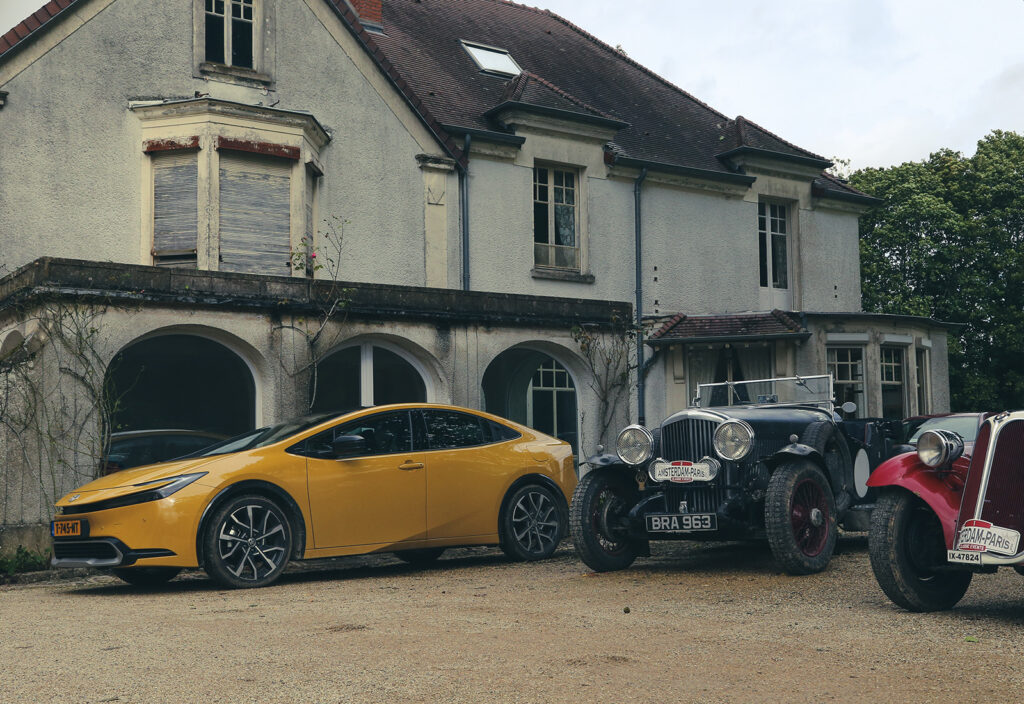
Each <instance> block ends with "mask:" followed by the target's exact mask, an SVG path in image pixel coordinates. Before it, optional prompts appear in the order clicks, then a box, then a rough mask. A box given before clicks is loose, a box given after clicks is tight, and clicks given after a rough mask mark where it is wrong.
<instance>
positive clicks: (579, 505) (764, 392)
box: [570, 376, 899, 574]
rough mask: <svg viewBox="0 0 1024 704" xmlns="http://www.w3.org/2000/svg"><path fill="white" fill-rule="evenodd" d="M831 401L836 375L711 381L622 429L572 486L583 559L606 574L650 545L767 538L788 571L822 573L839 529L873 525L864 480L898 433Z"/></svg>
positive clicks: (573, 523)
mask: <svg viewBox="0 0 1024 704" xmlns="http://www.w3.org/2000/svg"><path fill="white" fill-rule="evenodd" d="M833 398H834V397H833V389H832V377H831V376H811V377H791V378H781V379H767V380H758V381H747V382H729V383H724V384H707V385H701V386H700V389H699V392H698V397H697V398H696V399H695V400H694V406H695V407H693V408H688V409H686V410H684V411H680V412H678V413H676V414H674V415H672V416H670V417H669V418H667V419H666V420H665V421H664V422H663V423H662V424H661V426H660V427H658V428H654V429H651V430H648V429H647V428H644V427H642V426H639V425H631V426H629V427H627V428H625V429H624V430H623V431H622V432H621V433H619V436H618V439H617V441H616V448H615V449H616V454H614V455H612V454H603V455H598V456H595V457H592V458H590V459H589V460H588V461H587V464H588V465H589V471H587V472H586V473H585V474H584V475H583V476H582V478H581V479H580V481H579V484H578V485H577V487H576V492H575V494H574V495H573V500H572V509H571V516H570V527H571V529H572V536H573V542H574V544H575V548H576V552H577V554H578V555H579V556H580V558H581V559H582V560H583V561H584V562H585V563H586V564H587V565H588V566H589V567H591V568H592V569H594V570H597V571H608V570H616V569H623V568H625V567H628V566H629V565H630V564H632V562H633V560H634V559H636V557H637V556H638V555H647V554H650V553H649V544H648V541H650V540H737V539H765V538H766V539H767V541H768V544H769V546H770V547H771V550H772V554H773V555H774V557H775V559H776V560H777V561H778V563H779V564H780V565H781V566H782V568H783V569H784V570H786V571H787V572H789V573H790V574H810V573H813V572H820V571H821V570H823V569H825V567H826V566H827V565H828V563H829V560H830V559H831V557H832V552H833V550H834V549H835V544H836V533H837V525H840V524H841V525H844V527H850V528H852V529H854V530H866V529H867V525H868V520H867V518H868V515H869V514H868V513H867V510H866V509H869V508H870V506H871V502H872V500H873V496H872V490H869V489H868V487H867V479H868V476H869V474H870V473H871V470H872V468H873V467H875V466H877V465H878V464H879V463H880V462H882V461H883V460H884V459H886V457H888V455H889V453H890V450H891V447H892V444H893V442H894V440H895V439H896V438H897V436H898V430H899V427H898V426H899V422H898V421H897V422H895V423H894V422H890V421H884V420H882V419H869V420H865V419H857V420H851V421H846V422H844V421H842V420H840V419H839V416H838V415H837V414H836V409H835V408H834V406H833ZM854 409H855V407H854V406H853V404H845V405H844V408H843V410H844V411H845V412H847V413H851V412H852V411H853V410H854Z"/></svg>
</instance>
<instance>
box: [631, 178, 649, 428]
mask: <svg viewBox="0 0 1024 704" xmlns="http://www.w3.org/2000/svg"><path fill="white" fill-rule="evenodd" d="M646 178H647V167H646V166H644V167H643V168H641V169H640V175H639V176H637V177H636V181H634V182H633V224H634V233H633V240H634V242H633V244H634V248H635V254H634V256H635V259H636V310H635V311H634V313H636V407H637V423H639V424H640V425H643V424H644V421H645V420H646V417H645V416H646V414H645V413H644V407H645V405H646V400H647V398H646V395H645V394H646V389H645V388H644V371H645V370H644V328H643V324H644V317H643V302H644V284H643V242H642V234H643V225H642V217H641V216H642V213H641V207H640V187H641V186H642V185H643V183H644V179H646Z"/></svg>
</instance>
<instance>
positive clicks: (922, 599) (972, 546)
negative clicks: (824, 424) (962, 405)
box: [868, 411, 1024, 611]
mask: <svg viewBox="0 0 1024 704" xmlns="http://www.w3.org/2000/svg"><path fill="white" fill-rule="evenodd" d="M977 419H978V423H979V425H978V432H977V438H976V439H975V438H970V439H968V438H964V437H963V436H961V435H960V434H959V433H957V432H954V431H952V430H949V429H945V428H937V429H932V430H926V431H924V432H922V433H921V434H920V435H919V436H918V437H917V439H916V440H917V451H916V452H908V453H906V454H901V455H898V456H896V457H893V458H892V459H890V460H888V461H887V462H885V463H883V464H882V465H880V466H879V467H878V469H876V470H875V471H874V472H873V473H872V474H871V477H870V478H869V479H868V486H871V487H875V488H876V489H878V491H879V495H878V502H877V505H876V507H875V510H874V513H873V515H872V517H871V530H870V533H869V536H868V542H869V546H870V555H871V568H872V570H873V571H874V573H875V578H876V579H877V580H878V584H879V586H881V587H882V591H884V592H885V594H886V596H888V597H889V598H890V599H892V600H893V602H895V603H896V604H898V605H899V606H902V607H903V608H905V609H909V610H910V611H938V610H941V609H948V608H952V607H953V606H955V605H956V603H957V602H959V601H960V599H961V598H962V597H963V595H964V594H965V593H966V592H967V587H968V586H970V583H971V578H972V577H973V576H974V575H975V574H977V573H979V572H981V573H985V572H989V573H990V572H995V571H996V569H998V568H999V567H1003V566H1011V567H1013V568H1014V569H1015V570H1017V571H1018V572H1021V573H1022V574H1024V550H1022V546H1021V541H1020V534H1021V531H1024V411H1016V412H1013V413H1009V412H1005V413H1000V414H998V415H994V414H978V415H977ZM961 427H962V426H961ZM970 429H971V426H970V424H968V428H967V432H968V434H969V431H970ZM969 440H974V442H973V443H971V442H969ZM965 445H966V449H967V451H966V452H965Z"/></svg>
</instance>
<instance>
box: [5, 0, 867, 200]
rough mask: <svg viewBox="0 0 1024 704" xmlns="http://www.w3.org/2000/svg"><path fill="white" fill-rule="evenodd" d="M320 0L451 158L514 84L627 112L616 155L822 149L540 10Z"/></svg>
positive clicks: (724, 169)
mask: <svg viewBox="0 0 1024 704" xmlns="http://www.w3.org/2000/svg"><path fill="white" fill-rule="evenodd" d="M81 2H84V0H51V1H50V2H48V3H46V5H44V6H43V7H42V8H41V9H39V10H38V11H37V12H35V13H33V15H31V16H30V17H28V18H26V19H25V20H24V21H23V22H21V23H20V24H19V25H18V26H17V27H15V28H14V29H12V30H11V31H9V32H7V33H6V34H4V35H3V37H0V61H3V60H4V59H5V58H6V57H7V56H9V55H11V53H12V52H13V51H14V50H15V49H16V48H18V47H20V46H22V45H24V43H26V41H27V40H29V39H31V38H32V37H33V36H35V35H36V34H37V33H39V32H41V31H42V30H44V29H45V28H46V26H47V25H49V24H51V23H53V22H54V21H55V19H56V18H58V17H59V16H61V14H62V13H65V12H66V11H67V9H68V8H70V7H73V6H74V5H76V4H79V3H81ZM327 2H328V4H330V5H331V6H332V7H334V8H335V10H337V12H338V14H339V15H340V16H341V17H342V18H343V20H344V22H345V23H346V24H347V25H348V27H349V29H350V30H351V32H352V33H353V35H354V36H355V37H356V39H357V41H359V42H360V43H361V44H362V45H363V47H364V48H365V50H366V51H367V53H368V54H369V55H370V56H371V57H372V58H373V60H374V61H375V62H376V63H377V65H378V66H379V67H380V69H381V71H382V72H383V73H384V74H385V75H386V76H387V77H388V78H389V80H390V81H391V82H392V83H393V84H394V86H395V87H396V89H398V91H399V92H400V93H401V94H402V95H403V97H404V98H405V100H406V102H407V103H408V104H409V106H410V107H411V108H412V109H413V110H414V111H416V112H417V114H418V115H419V116H420V117H421V118H422V120H423V121H424V123H425V124H426V125H427V126H428V128H429V129H430V130H431V131H432V132H433V133H434V134H435V135H436V136H437V138H438V140H439V141H440V142H441V143H442V144H444V146H445V148H446V149H447V150H448V152H449V153H450V154H452V155H453V156H455V157H456V158H461V157H462V154H461V153H460V152H459V148H458V145H457V144H456V143H455V141H454V140H453V139H452V135H453V134H458V133H459V131H460V128H461V129H462V130H466V129H469V130H483V131H492V132H493V131H495V130H499V129H500V126H499V125H497V124H495V123H494V122H493V120H492V116H493V110H494V108H496V107H498V106H500V105H501V104H502V103H505V102H508V96H509V95H514V96H518V102H522V103H524V104H530V105H536V106H539V107H542V108H550V109H557V110H568V111H569V112H576V113H578V114H581V115H591V116H599V117H603V118H604V119H611V120H614V121H619V122H622V123H626V124H625V125H624V126H622V127H621V129H620V130H619V131H618V133H617V134H616V135H615V138H614V140H613V141H612V142H611V143H609V145H608V154H609V157H610V158H613V160H614V159H626V160H634V161H637V162H643V163H646V164H663V165H668V166H676V167H682V168H686V169H695V170H698V171H702V172H705V173H707V174H708V175H709V176H714V175H716V174H717V175H719V176H722V177H734V176H735V174H734V172H733V171H732V169H731V167H730V166H729V165H728V163H727V161H726V160H724V159H722V158H721V155H723V154H726V153H729V152H735V151H737V150H743V149H753V150H758V151H762V152H770V153H773V154H776V155H780V156H782V157H784V158H791V159H797V160H806V161H808V162H809V163H815V162H821V163H824V162H825V161H826V160H825V159H823V158H822V157H820V156H819V155H817V154H814V153H812V152H809V151H807V150H804V149H801V148H800V147H797V146H796V145H793V144H791V143H790V142H787V141H786V140H784V139H782V138H781V137H778V136H777V135H775V134H773V133H771V132H769V131H768V130H765V129H764V128H762V127H760V126H758V125H757V124H755V123H753V122H751V121H750V120H747V119H746V118H743V117H737V118H736V119H730V118H729V117H727V116H725V115H723V114H722V113H720V112H718V111H716V110H714V109H712V108H711V107H709V106H708V105H706V104H705V103H703V102H701V101H700V100H698V99H697V98H695V97H694V96H692V95H690V94H689V93H687V92H686V91H684V90H682V89H680V88H678V87H677V86H675V85H673V84H671V83H670V82H668V81H666V80H665V79H663V78H661V77H660V76H658V75H657V74H655V73H653V72H652V71H650V70H648V69H647V68H645V67H643V66H641V65H640V64H638V63H636V62H635V61H633V60H632V59H630V58H629V57H628V56H626V55H625V54H624V53H623V52H621V51H618V50H616V49H614V48H612V47H610V46H608V45H607V44H605V43H604V42H602V41H600V40H599V39H597V38H596V37H594V36H592V35H590V34H588V33H587V32H585V31H584V30H582V29H580V28H579V27H577V26H576V25H574V24H572V23H571V22H568V21H567V20H565V19H563V18H561V17H559V16H557V15H555V14H553V13H551V12H549V11H547V10H539V9H536V8H532V7H526V6H524V5H519V4H516V3H512V2H508V0H384V3H383V21H382V24H383V28H384V34H379V33H376V32H374V33H370V32H367V31H366V30H365V29H364V28H363V26H362V25H361V24H360V23H359V20H358V18H357V17H356V15H355V14H354V13H353V12H352V9H351V7H350V6H349V4H348V3H347V2H346V1H345V0H327ZM370 19H371V20H372V19H374V18H370ZM461 40H467V41H473V42H480V43H483V44H487V45H489V46H494V47H498V48H501V49H505V50H507V51H508V52H509V53H510V55H511V56H512V58H513V59H515V61H516V62H517V63H518V64H519V65H520V66H521V67H523V69H524V74H522V75H521V76H519V77H517V78H516V79H515V80H514V81H513V85H512V86H509V85H508V84H509V80H508V79H507V78H503V77H500V76H496V75H493V74H488V73H485V72H481V71H480V70H479V69H478V68H477V66H476V64H475V63H474V62H473V60H472V59H471V58H470V57H469V55H468V54H467V53H466V51H465V50H464V48H463V46H462V42H461ZM325 70H330V68H329V67H328V68H326V69H325ZM442 125H445V126H446V127H447V129H443V128H442V127H441V126H442ZM814 189H815V193H816V194H817V195H826V196H832V197H840V198H846V199H849V200H854V201H857V200H862V201H864V202H870V199H869V198H867V196H864V195H863V194H861V193H860V192H858V191H856V190H855V189H852V188H850V187H849V186H846V185H845V184H842V183H841V182H839V181H837V180H836V179H834V178H831V177H828V176H827V175H822V177H820V178H818V179H816V180H815V182H814Z"/></svg>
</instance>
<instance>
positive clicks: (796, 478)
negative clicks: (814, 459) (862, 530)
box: [764, 461, 837, 574]
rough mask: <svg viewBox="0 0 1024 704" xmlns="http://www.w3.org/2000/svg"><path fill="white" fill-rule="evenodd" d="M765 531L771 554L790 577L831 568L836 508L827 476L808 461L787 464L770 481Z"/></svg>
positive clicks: (766, 502)
mask: <svg viewBox="0 0 1024 704" xmlns="http://www.w3.org/2000/svg"><path fill="white" fill-rule="evenodd" d="M764 513H765V529H766V530H767V533H768V544H769V545H770V546H771V549H772V554H773V555H774V556H775V559H776V560H777V561H778V563H779V564H780V565H781V566H782V568H783V569H784V570H785V571H786V572H788V573H789V574H813V573H814V572H821V571H822V570H823V569H825V568H826V567H827V566H828V563H829V560H831V559H832V553H833V552H834V551H835V547H836V536H837V533H836V505H835V499H834V498H833V496H832V488H831V487H830V486H829V483H828V480H826V479H825V475H824V474H822V473H821V470H820V469H818V468H817V467H816V466H815V465H813V464H811V463H810V462H807V461H797V462H786V463H783V464H781V465H779V467H778V468H776V470H775V473H774V474H772V477H771V479H770V480H769V481H768V493H767V495H766V497H765V507H764Z"/></svg>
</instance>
